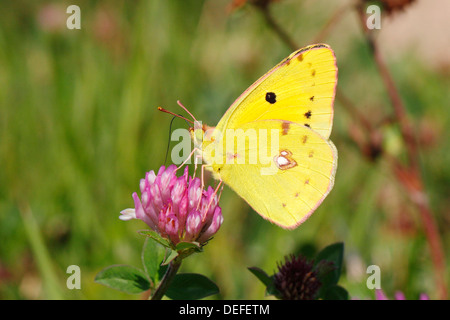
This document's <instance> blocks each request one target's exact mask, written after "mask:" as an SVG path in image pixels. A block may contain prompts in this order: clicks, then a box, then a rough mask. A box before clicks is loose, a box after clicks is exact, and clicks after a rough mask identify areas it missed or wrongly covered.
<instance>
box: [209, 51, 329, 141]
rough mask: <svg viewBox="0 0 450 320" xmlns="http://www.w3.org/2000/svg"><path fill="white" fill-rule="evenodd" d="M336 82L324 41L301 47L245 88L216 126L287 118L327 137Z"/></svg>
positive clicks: (232, 126)
mask: <svg viewBox="0 0 450 320" xmlns="http://www.w3.org/2000/svg"><path fill="white" fill-rule="evenodd" d="M336 82H337V66H336V59H335V56H334V52H333V51H332V50H331V49H330V48H329V47H328V46H327V45H323V44H320V45H312V46H309V47H306V48H304V49H300V50H298V51H296V52H294V53H293V54H291V55H290V56H289V57H288V58H286V59H285V60H283V61H282V62H281V63H279V64H278V65H277V66H276V67H274V68H273V69H272V70H270V71H269V72H268V73H267V74H266V75H264V76H263V77H261V78H260V79H259V80H258V81H256V82H255V83H254V84H253V85H252V86H251V87H250V88H249V89H247V90H246V91H245V92H244V93H243V94H242V95H241V96H240V97H239V98H238V99H237V100H236V101H235V102H234V103H233V105H232V106H231V107H230V109H229V110H228V111H227V112H226V114H225V115H224V117H223V118H222V120H221V121H220V122H219V124H218V126H217V127H218V128H223V127H227V128H237V127H239V126H241V125H242V124H244V123H247V122H251V121H255V120H265V119H278V120H288V121H292V122H297V123H299V124H302V125H305V126H307V127H310V128H311V129H313V130H315V131H317V132H318V133H320V134H321V135H322V136H323V137H324V138H326V139H328V138H329V136H330V133H331V128H332V122H333V102H334V97H335V89H336Z"/></svg>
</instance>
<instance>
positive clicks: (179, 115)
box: [158, 107, 194, 124]
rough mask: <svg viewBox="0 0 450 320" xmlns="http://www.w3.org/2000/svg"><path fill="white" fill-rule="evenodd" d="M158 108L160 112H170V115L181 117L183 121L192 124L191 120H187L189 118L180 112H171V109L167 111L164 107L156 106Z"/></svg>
mask: <svg viewBox="0 0 450 320" xmlns="http://www.w3.org/2000/svg"><path fill="white" fill-rule="evenodd" d="M158 110H159V111H162V112H165V113H168V114H171V115H173V116H174V117H176V118H180V119H183V120H184V121H187V122H190V123H191V124H194V122H193V121H191V120H189V119H186V118H185V117H183V116H182V115H181V114H176V113H173V112H171V111H169V110H166V109H164V108H162V107H158ZM172 121H173V119H172Z"/></svg>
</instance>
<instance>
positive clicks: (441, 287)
mask: <svg viewBox="0 0 450 320" xmlns="http://www.w3.org/2000/svg"><path fill="white" fill-rule="evenodd" d="M364 8H365V5H364V3H363V1H360V2H359V4H358V5H357V11H358V15H359V18H360V22H361V27H362V30H363V31H364V35H365V39H366V41H367V44H368V46H369V48H370V50H371V52H372V55H373V58H374V61H375V64H376V66H377V68H378V71H379V73H380V76H381V79H382V81H383V83H384V85H385V87H386V91H387V93H388V95H389V98H390V100H391V105H392V108H393V111H394V117H395V120H396V121H395V122H396V123H398V125H399V127H400V131H401V135H402V138H403V140H404V143H405V147H406V151H407V164H401V163H400V162H398V161H396V162H395V166H394V168H393V170H394V172H395V173H396V176H397V178H398V180H399V182H400V183H401V185H402V186H403V188H404V189H405V191H406V192H407V194H408V197H409V199H410V200H411V202H412V203H414V205H415V206H416V208H417V209H418V211H419V213H420V218H421V221H422V224H423V228H424V232H425V235H426V237H427V242H428V246H429V248H430V253H431V257H432V261H433V266H434V269H435V278H436V287H437V288H438V291H439V293H438V294H439V298H440V299H447V285H446V282H445V256H444V250H443V248H442V241H441V237H440V234H439V229H438V227H437V224H436V221H435V219H434V217H433V214H432V211H431V208H430V205H429V201H428V196H427V194H426V192H425V190H424V184H423V182H422V177H421V172H420V166H419V162H418V159H419V154H418V149H417V143H416V140H415V137H414V135H413V130H412V128H413V126H412V123H411V121H410V119H409V117H408V114H407V112H406V108H405V105H404V104H403V101H402V98H401V96H400V93H399V91H398V89H397V87H396V85H395V82H394V80H393V78H392V76H391V74H390V71H389V68H388V67H387V65H386V63H385V61H384V59H383V57H382V55H381V52H380V50H379V47H378V45H377V42H376V41H375V39H374V33H373V31H372V30H369V29H368V28H367V27H366V15H365V11H364Z"/></svg>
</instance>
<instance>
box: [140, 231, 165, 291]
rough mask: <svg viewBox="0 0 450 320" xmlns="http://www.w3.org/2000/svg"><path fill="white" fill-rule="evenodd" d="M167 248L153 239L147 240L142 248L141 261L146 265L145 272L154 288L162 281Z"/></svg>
mask: <svg viewBox="0 0 450 320" xmlns="http://www.w3.org/2000/svg"><path fill="white" fill-rule="evenodd" d="M166 250H167V249H166V248H165V247H163V246H162V245H161V244H160V243H159V242H157V241H156V240H154V239H153V238H147V239H145V243H144V246H143V247H142V253H141V260H142V264H143V265H144V270H145V272H146V273H147V275H148V276H149V277H150V279H151V280H152V282H153V286H156V284H157V283H158V282H159V280H161V278H160V269H161V268H163V267H162V266H161V264H162V262H163V261H164V258H165V256H166Z"/></svg>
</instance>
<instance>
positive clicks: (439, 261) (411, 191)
mask: <svg viewBox="0 0 450 320" xmlns="http://www.w3.org/2000/svg"><path fill="white" fill-rule="evenodd" d="M257 8H259V9H260V10H261V12H262V13H263V16H264V18H265V19H266V22H267V24H268V25H269V27H271V28H272V29H273V30H274V31H275V33H276V34H277V35H278V36H279V37H280V39H281V40H282V41H283V42H284V43H285V44H286V45H287V46H288V47H289V48H291V50H296V49H297V48H298V47H297V45H296V43H295V42H294V41H293V40H292V39H291V38H290V36H289V35H288V34H287V33H286V32H285V30H283V29H282V28H281V27H280V25H278V23H277V22H276V21H275V20H274V19H273V17H272V15H271V13H270V9H269V6H268V5H264V6H257ZM356 8H357V11H358V14H359V17H360V21H361V26H362V29H363V30H364V35H365V38H366V41H367V43H368V45H369V47H370V50H371V52H372V55H373V58H374V61H375V64H376V66H377V68H378V71H379V73H380V76H381V78H382V80H383V83H384V85H385V87H386V91H387V93H388V95H389V99H390V101H391V104H392V108H393V111H394V115H393V116H392V117H389V120H390V121H392V122H394V123H397V124H398V125H399V127H400V130H401V134H402V138H403V140H404V142H405V147H406V151H407V164H403V163H401V162H400V161H399V159H397V158H393V157H391V156H389V155H387V154H384V156H385V157H387V160H388V163H390V164H391V166H392V170H393V171H394V172H395V174H396V177H397V178H398V180H399V182H400V184H401V185H402V186H403V188H404V189H405V191H406V193H407V195H408V197H409V199H410V200H411V202H412V203H413V204H414V205H415V206H416V208H417V209H418V211H419V213H420V218H421V221H422V224H423V228H424V232H425V235H426V238H427V242H428V245H429V248H430V253H431V257H432V261H433V266H434V269H435V279H436V288H438V291H439V292H438V295H439V298H440V299H447V286H446V282H445V280H446V279H445V256H444V251H443V248H442V241H441V237H440V234H439V230H438V228H437V224H436V221H435V219H434V217H433V214H432V211H431V208H430V205H429V201H428V197H427V194H426V192H425V190H424V184H423V182H422V177H421V173H420V166H419V162H418V159H419V154H418V148H417V143H416V140H415V137H414V135H413V130H412V128H413V126H412V123H411V122H410V120H409V117H408V114H407V112H406V108H405V106H404V104H403V101H402V98H401V96H400V93H399V91H398V90H397V87H396V85H395V82H394V80H393V78H392V76H391V74H390V71H389V68H388V67H387V65H386V64H385V62H384V60H383V57H382V55H381V53H380V51H379V48H378V46H377V43H376V41H375V39H374V35H373V33H372V32H371V31H370V30H368V29H367V28H366V24H365V21H366V16H365V13H364V3H363V1H361V0H360V1H359V2H358V4H357V6H356ZM344 12H345V8H339V9H338V10H337V11H336V12H335V13H334V14H333V16H332V17H331V19H330V20H329V21H328V23H327V24H326V25H325V26H324V28H323V29H322V31H321V32H320V33H319V35H318V36H317V37H316V38H315V39H316V40H317V41H318V42H321V41H322V40H323V39H324V38H325V36H326V35H327V34H328V32H329V30H330V28H331V26H333V25H335V24H336V23H337V21H339V19H340V18H341V16H342V14H343V13H344ZM336 99H338V100H340V102H341V103H342V105H343V106H344V108H345V109H347V111H349V113H350V114H351V115H352V116H353V117H354V119H355V120H356V122H357V123H358V125H359V126H360V127H361V128H362V129H364V131H366V132H367V135H368V137H369V142H367V143H362V142H361V141H357V140H356V139H354V140H355V142H356V144H357V146H359V148H360V149H361V152H362V153H363V154H365V155H367V150H368V149H369V150H370V149H372V147H375V149H376V148H377V147H378V146H377V140H378V139H377V138H374V137H378V136H379V132H378V130H377V129H376V128H375V127H374V126H373V125H372V124H371V122H370V121H369V120H367V119H366V118H365V117H364V115H363V114H361V113H360V112H358V111H357V108H355V107H354V106H353V104H352V103H351V101H350V100H349V99H347V98H346V97H345V96H344V95H343V94H342V92H340V90H338V92H337V95H336ZM353 138H354V137H353ZM372 144H373V145H372ZM380 147H381V146H380ZM380 151H381V150H380Z"/></svg>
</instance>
